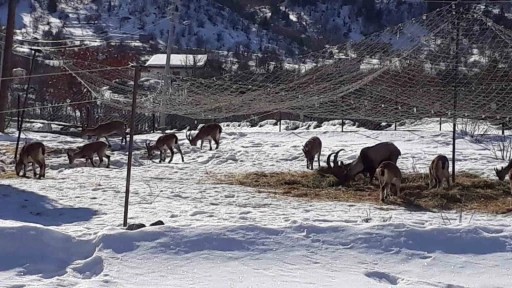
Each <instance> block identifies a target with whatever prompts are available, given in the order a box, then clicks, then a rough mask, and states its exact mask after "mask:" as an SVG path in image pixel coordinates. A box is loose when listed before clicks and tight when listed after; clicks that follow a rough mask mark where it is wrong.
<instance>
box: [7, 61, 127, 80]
mask: <svg viewBox="0 0 512 288" xmlns="http://www.w3.org/2000/svg"><path fill="white" fill-rule="evenodd" d="M54 61H58V60H54ZM91 63H92V62H91ZM124 69H131V66H122V67H109V68H100V69H89V70H79V71H73V72H56V73H45V74H34V75H32V76H27V75H25V76H13V77H5V78H0V80H13V79H23V78H36V77H48V76H58V75H66V74H73V73H90V72H101V71H109V70H124Z"/></svg>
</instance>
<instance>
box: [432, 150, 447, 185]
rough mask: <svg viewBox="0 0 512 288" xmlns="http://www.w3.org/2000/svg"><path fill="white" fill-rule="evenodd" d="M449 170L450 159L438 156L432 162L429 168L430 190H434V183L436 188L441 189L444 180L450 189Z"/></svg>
mask: <svg viewBox="0 0 512 288" xmlns="http://www.w3.org/2000/svg"><path fill="white" fill-rule="evenodd" d="M449 168H450V163H449V161H448V157H446V156H444V155H438V156H436V158H434V160H432V162H431V163H430V167H429V168H428V176H429V183H428V184H429V189H430V188H432V182H434V185H435V187H436V188H441V187H442V186H443V180H444V179H446V183H447V184H448V188H450V170H449Z"/></svg>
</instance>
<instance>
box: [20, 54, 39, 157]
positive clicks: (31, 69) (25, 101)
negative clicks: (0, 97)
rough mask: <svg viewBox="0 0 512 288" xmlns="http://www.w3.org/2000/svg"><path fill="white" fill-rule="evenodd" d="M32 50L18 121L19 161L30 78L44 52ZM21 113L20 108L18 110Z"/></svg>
mask: <svg viewBox="0 0 512 288" xmlns="http://www.w3.org/2000/svg"><path fill="white" fill-rule="evenodd" d="M31 50H32V60H31V61H30V68H29V70H28V81H27V87H26V88H25V99H23V106H22V110H21V115H20V116H19V117H20V119H19V123H18V139H17V140H16V150H15V151H14V161H18V149H19V147H20V139H21V130H22V128H23V119H24V118H25V109H26V108H27V101H28V93H29V91H30V80H31V79H32V77H31V76H32V72H33V71H34V65H35V61H36V56H37V53H39V52H42V51H41V50H39V49H31ZM19 99H20V98H19V97H18V105H19V102H20V101H19ZM18 113H19V110H18Z"/></svg>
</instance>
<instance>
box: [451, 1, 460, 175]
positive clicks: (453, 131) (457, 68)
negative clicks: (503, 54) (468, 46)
mask: <svg viewBox="0 0 512 288" xmlns="http://www.w3.org/2000/svg"><path fill="white" fill-rule="evenodd" d="M457 3H458V2H457ZM459 7H460V6H459V5H456V9H459ZM455 13H458V11H456V12H455ZM458 16H459V15H456V18H455V26H456V31H455V33H456V36H455V82H454V85H453V130H452V183H453V184H455V172H456V170H455V162H456V159H455V151H456V145H455V140H456V129H457V98H458V93H459V91H458V85H457V84H458V83H457V82H458V77H459V41H460V23H459V17H458Z"/></svg>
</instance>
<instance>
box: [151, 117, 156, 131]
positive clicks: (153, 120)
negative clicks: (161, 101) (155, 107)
mask: <svg viewBox="0 0 512 288" xmlns="http://www.w3.org/2000/svg"><path fill="white" fill-rule="evenodd" d="M151 118H152V119H151V120H152V121H151V122H152V126H153V127H152V128H153V129H152V130H153V133H155V131H156V116H155V113H153V115H151Z"/></svg>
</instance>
